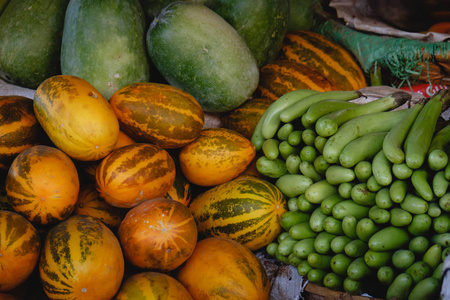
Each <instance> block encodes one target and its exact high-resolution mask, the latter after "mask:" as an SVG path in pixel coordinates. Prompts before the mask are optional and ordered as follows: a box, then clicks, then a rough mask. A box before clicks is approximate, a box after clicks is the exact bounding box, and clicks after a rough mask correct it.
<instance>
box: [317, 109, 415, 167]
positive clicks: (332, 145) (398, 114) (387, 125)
mask: <svg viewBox="0 0 450 300" xmlns="http://www.w3.org/2000/svg"><path fill="white" fill-rule="evenodd" d="M407 113H408V111H407V110H405V109H402V110H393V111H383V112H377V113H370V114H365V115H362V116H359V117H356V118H354V119H351V120H349V121H347V122H346V123H344V124H343V125H342V126H341V127H340V128H339V130H338V131H337V132H336V133H335V134H334V135H332V136H331V137H330V138H329V139H328V141H327V142H326V143H325V146H324V147H323V157H324V158H325V160H326V161H327V162H329V163H337V162H338V160H339V155H340V154H341V152H342V150H343V149H344V148H345V146H347V145H348V143H350V142H351V141H353V140H355V139H357V138H359V137H361V136H363V135H365V134H368V133H372V132H382V131H389V130H391V129H392V127H393V126H394V125H395V124H397V123H398V122H399V120H401V119H402V118H403V117H404V116H405V115H406V114H407Z"/></svg>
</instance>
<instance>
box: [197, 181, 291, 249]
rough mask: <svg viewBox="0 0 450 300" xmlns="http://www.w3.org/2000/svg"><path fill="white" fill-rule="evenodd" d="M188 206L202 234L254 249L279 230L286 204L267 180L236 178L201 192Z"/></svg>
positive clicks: (202, 235) (268, 241)
mask: <svg viewBox="0 0 450 300" xmlns="http://www.w3.org/2000/svg"><path fill="white" fill-rule="evenodd" d="M189 209H190V210H191V211H192V213H193V215H194V218H195V220H196V222H197V226H198V231H199V234H200V236H201V237H203V238H205V237H224V238H230V239H232V240H234V241H236V242H238V243H240V244H243V245H244V246H246V247H247V248H249V249H250V250H257V249H260V248H261V247H264V246H266V245H267V244H269V243H270V242H272V241H273V239H275V238H276V237H277V236H278V234H279V233H280V232H281V230H282V229H281V226H280V224H279V219H280V216H281V214H282V213H283V212H285V211H286V210H287V207H286V200H285V199H284V196H283V194H282V193H281V192H280V190H279V189H278V188H277V187H275V186H274V185H273V184H271V183H270V182H268V181H266V180H264V179H260V178H256V177H239V178H238V179H235V180H232V181H229V182H227V183H224V184H221V185H218V186H215V187H213V188H211V189H209V190H208V191H206V192H204V193H202V194H200V195H199V196H197V197H196V198H194V199H193V200H192V201H191V203H190V205H189Z"/></svg>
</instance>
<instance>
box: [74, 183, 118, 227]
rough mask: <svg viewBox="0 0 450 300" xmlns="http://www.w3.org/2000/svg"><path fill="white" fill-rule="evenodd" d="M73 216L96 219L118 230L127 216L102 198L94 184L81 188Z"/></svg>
mask: <svg viewBox="0 0 450 300" xmlns="http://www.w3.org/2000/svg"><path fill="white" fill-rule="evenodd" d="M73 214H75V215H88V216H92V217H95V218H97V219H99V220H100V221H102V222H103V223H104V224H105V225H106V226H108V227H110V228H118V227H119V226H120V223H121V222H122V219H123V217H124V216H125V212H124V211H122V210H121V209H120V208H118V207H115V206H112V205H110V204H108V203H107V202H106V201H105V200H104V199H103V198H101V197H100V194H99V193H98V191H97V189H96V188H95V185H94V184H87V185H84V186H82V187H81V188H80V192H79V194H78V200H77V203H76V205H75V208H74V210H73Z"/></svg>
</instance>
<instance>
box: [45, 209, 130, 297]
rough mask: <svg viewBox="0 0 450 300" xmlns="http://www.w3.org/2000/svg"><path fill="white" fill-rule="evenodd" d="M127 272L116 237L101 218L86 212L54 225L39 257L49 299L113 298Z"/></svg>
mask: <svg viewBox="0 0 450 300" xmlns="http://www.w3.org/2000/svg"><path fill="white" fill-rule="evenodd" d="M124 271H125V261H124V258H123V253H122V249H121V247H120V243H119V241H118V239H117V237H116V236H115V235H114V233H113V232H112V231H111V230H110V229H109V228H108V227H107V226H106V225H105V224H103V223H102V222H101V221H100V220H98V219H97V218H94V217H91V216H86V215H76V216H71V217H70V218H68V219H66V220H64V221H62V222H60V223H58V224H56V225H55V226H53V227H52V228H51V229H50V230H49V232H48V234H47V236H46V238H45V242H44V245H43V247H42V250H41V256H40V258H39V275H40V278H41V282H42V287H43V288H44V291H45V293H46V294H47V296H48V297H49V298H50V299H72V300H75V299H96V300H109V299H112V298H113V297H114V295H115V294H116V293H117V291H118V290H119V288H120V284H121V282H122V279H123V276H124Z"/></svg>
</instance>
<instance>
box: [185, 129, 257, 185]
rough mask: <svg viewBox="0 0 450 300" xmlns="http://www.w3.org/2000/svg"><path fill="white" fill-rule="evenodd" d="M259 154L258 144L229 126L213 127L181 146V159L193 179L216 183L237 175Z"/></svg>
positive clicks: (210, 183)
mask: <svg viewBox="0 0 450 300" xmlns="http://www.w3.org/2000/svg"><path fill="white" fill-rule="evenodd" d="M255 155H256V150H255V146H253V144H252V143H251V142H250V140H248V139H247V138H245V137H244V136H243V135H242V134H240V133H238V132H236V131H234V130H231V129H227V128H209V129H204V130H202V132H201V133H200V136H199V137H198V138H197V139H195V140H194V141H193V142H192V143H190V144H188V145H186V146H184V147H183V148H181V150H180V153H179V161H180V167H181V170H182V171H183V174H184V176H186V178H187V179H188V180H189V181H190V182H192V183H193V184H196V185H200V186H213V185H218V184H221V183H224V182H227V181H229V180H231V179H234V178H236V177H237V176H238V175H239V174H241V173H242V172H243V171H244V170H245V169H246V168H247V166H248V165H249V164H250V162H251V161H252V160H253V158H254V157H255Z"/></svg>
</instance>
